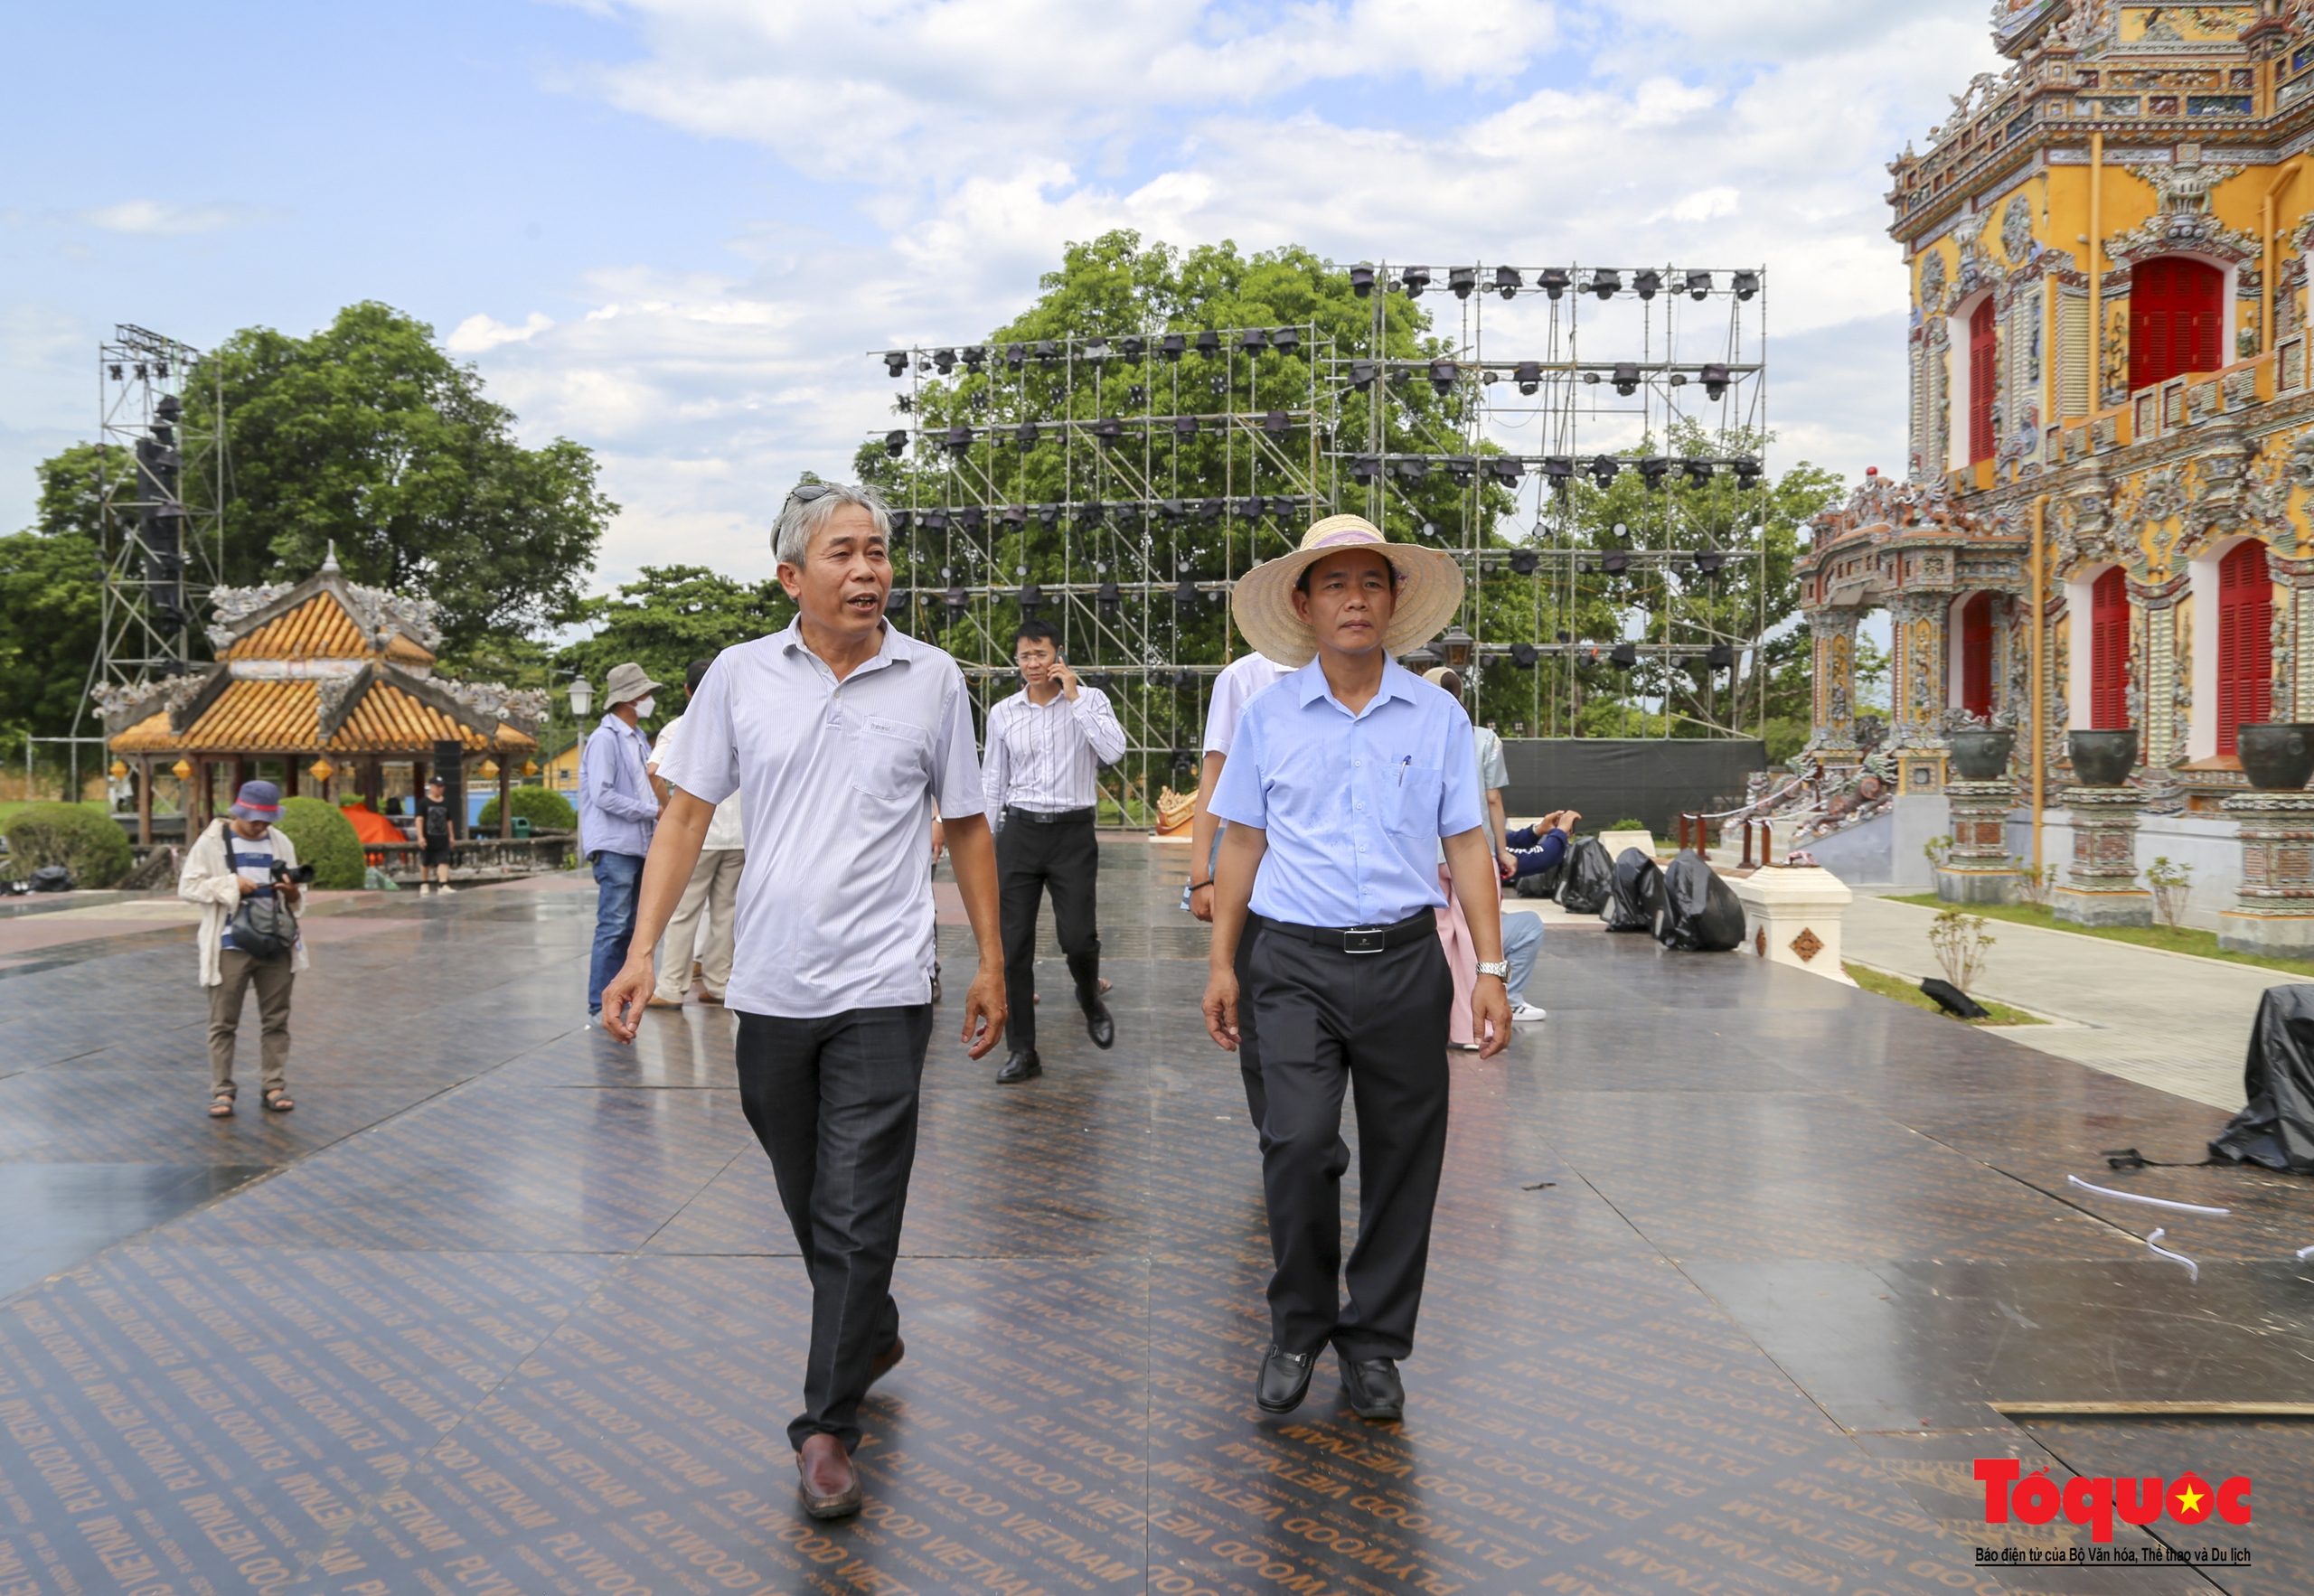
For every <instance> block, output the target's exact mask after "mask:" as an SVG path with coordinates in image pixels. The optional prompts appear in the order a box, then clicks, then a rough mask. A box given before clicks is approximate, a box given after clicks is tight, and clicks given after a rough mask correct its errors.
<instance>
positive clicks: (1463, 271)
mask: <svg viewBox="0 0 2314 1596" xmlns="http://www.w3.org/2000/svg"><path fill="white" fill-rule="evenodd" d="M1446 286H1448V287H1450V288H1452V289H1453V290H1454V297H1455V298H1457V299H1468V298H1469V297H1470V296H1471V290H1472V289H1473V288H1475V287H1477V286H1479V268H1477V267H1475V266H1456V267H1450V268H1447V272H1446Z"/></svg>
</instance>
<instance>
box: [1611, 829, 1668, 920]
mask: <svg viewBox="0 0 2314 1596" xmlns="http://www.w3.org/2000/svg"><path fill="white" fill-rule="evenodd" d="M1601 851H1602V852H1604V851H1605V850H1604V849H1603V850H1601ZM1662 906H1663V871H1662V868H1661V867H1660V866H1659V865H1657V864H1656V862H1655V859H1654V856H1653V855H1651V854H1650V853H1649V852H1648V851H1647V850H1645V849H1641V848H1626V849H1624V850H1623V853H1622V854H1621V855H1620V856H1619V857H1618V858H1617V859H1616V860H1615V876H1614V887H1613V890H1612V891H1611V892H1610V893H1609V894H1608V897H1607V908H1606V912H1605V913H1604V915H1601V916H1600V918H1602V919H1604V920H1605V921H1606V923H1607V929H1608V930H1610V931H1647V932H1652V931H1653V930H1654V929H1655V915H1656V912H1657V911H1658V910H1659V909H1660V908H1661V907H1662Z"/></svg>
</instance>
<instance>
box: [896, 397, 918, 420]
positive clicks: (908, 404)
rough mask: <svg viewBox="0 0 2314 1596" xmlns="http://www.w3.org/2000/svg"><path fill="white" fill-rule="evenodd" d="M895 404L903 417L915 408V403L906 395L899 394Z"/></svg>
mask: <svg viewBox="0 0 2314 1596" xmlns="http://www.w3.org/2000/svg"><path fill="white" fill-rule="evenodd" d="M896 402H897V403H898V405H899V408H900V414H901V415H903V416H905V415H907V414H908V412H909V411H910V410H913V409H915V408H916V401H915V400H914V399H910V398H908V395H906V394H901V395H900V396H899V398H898V400H897V401H896Z"/></svg>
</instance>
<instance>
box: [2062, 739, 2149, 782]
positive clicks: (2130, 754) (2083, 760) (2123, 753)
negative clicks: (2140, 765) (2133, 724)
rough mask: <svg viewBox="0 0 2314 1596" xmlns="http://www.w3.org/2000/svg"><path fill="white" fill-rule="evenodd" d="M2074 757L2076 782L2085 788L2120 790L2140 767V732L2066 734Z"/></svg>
mask: <svg viewBox="0 0 2314 1596" xmlns="http://www.w3.org/2000/svg"><path fill="white" fill-rule="evenodd" d="M2065 744H2066V746H2067V747H2068V748H2069V749H2070V751H2071V752H2072V755H2073V779H2074V782H2075V783H2076V784H2079V785H2081V786H2084V787H2118V786H2121V785H2122V784H2124V783H2126V782H2127V781H2128V780H2129V779H2130V772H2131V770H2133V769H2135V768H2136V767H2137V732H2136V730H2135V729H2134V728H2131V729H2125V730H2121V731H2074V732H2067V733H2066V734H2065Z"/></svg>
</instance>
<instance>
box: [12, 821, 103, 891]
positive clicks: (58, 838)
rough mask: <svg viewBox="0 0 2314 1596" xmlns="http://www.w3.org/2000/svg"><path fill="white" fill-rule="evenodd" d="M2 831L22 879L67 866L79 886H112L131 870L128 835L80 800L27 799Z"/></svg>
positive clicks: (17, 873)
mask: <svg viewBox="0 0 2314 1596" xmlns="http://www.w3.org/2000/svg"><path fill="white" fill-rule="evenodd" d="M0 832H5V834H6V836H7V839H8V871H9V874H10V875H12V876H14V878H16V879H17V880H20V881H21V880H23V879H24V878H25V877H27V876H29V875H31V874H32V873H33V871H34V870H37V869H39V868H41V867H42V866H43V865H63V866H64V867H66V868H68V869H70V870H71V872H72V885H73V886H75V887H110V886H112V885H113V884H114V883H116V882H118V880H119V879H120V878H122V877H123V876H126V875H127V874H128V867H129V864H130V863H131V855H130V853H129V851H128V833H127V832H126V831H122V830H121V829H120V822H119V821H116V820H114V819H113V818H112V817H111V816H110V815H107V814H99V812H97V811H95V810H93V809H89V808H87V807H85V806H83V805H81V804H78V803H27V804H25V805H24V807H23V808H22V809H20V810H18V811H16V812H15V813H14V814H12V815H10V816H9V817H8V822H7V824H6V825H5V827H0Z"/></svg>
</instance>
